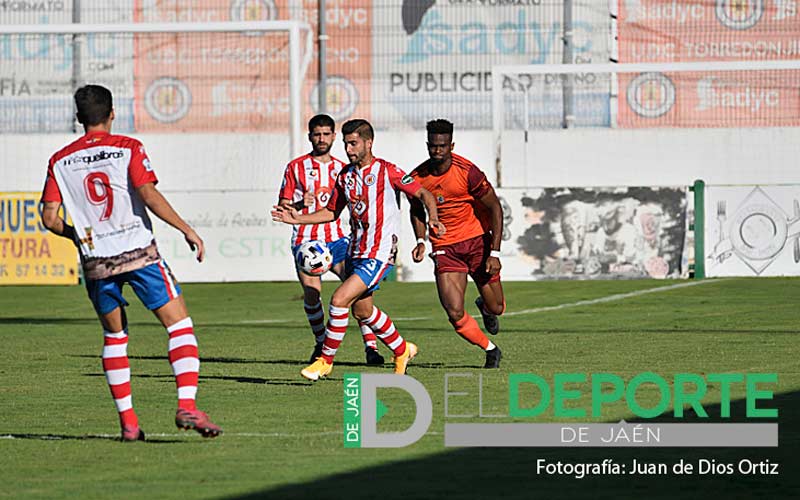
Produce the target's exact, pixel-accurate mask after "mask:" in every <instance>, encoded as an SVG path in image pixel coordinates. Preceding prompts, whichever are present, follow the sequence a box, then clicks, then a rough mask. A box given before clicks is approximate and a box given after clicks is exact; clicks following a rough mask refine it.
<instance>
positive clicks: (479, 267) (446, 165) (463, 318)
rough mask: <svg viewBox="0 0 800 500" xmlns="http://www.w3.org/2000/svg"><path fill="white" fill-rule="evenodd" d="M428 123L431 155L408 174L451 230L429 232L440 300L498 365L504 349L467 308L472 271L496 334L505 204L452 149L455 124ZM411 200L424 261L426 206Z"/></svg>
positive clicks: (459, 329) (417, 253) (490, 364)
mask: <svg viewBox="0 0 800 500" xmlns="http://www.w3.org/2000/svg"><path fill="white" fill-rule="evenodd" d="M426 128H427V131H428V156H429V159H428V160H426V161H425V162H424V163H422V164H421V165H420V166H418V167H417V168H416V169H415V170H414V171H413V172H411V174H410V175H411V177H413V178H414V179H415V180H417V181H419V183H420V184H422V186H423V187H424V188H425V189H427V190H428V191H430V192H431V193H433V195H434V197H435V198H436V207H437V209H438V211H439V220H440V221H441V223H442V224H444V227H445V228H446V229H447V231H446V232H445V233H444V234H442V235H436V234H433V233H430V234H429V237H430V240H431V244H432V245H433V251H432V252H431V257H432V258H433V260H434V264H435V265H436V270H435V274H436V288H437V290H438V292H439V301H440V302H441V303H442V307H444V310H445V311H446V312H447V316H448V318H449V320H450V323H451V324H452V325H453V327H454V328H455V330H456V333H458V334H459V335H461V337H463V338H464V340H466V341H467V342H469V343H471V344H475V345H477V346H479V347H480V348H482V349H483V350H484V351H486V363H485V365H484V368H499V367H500V359H501V357H502V353H501V352H500V348H499V347H497V346H496V345H495V344H494V343H493V342H492V341H491V340H489V338H488V337H487V336H486V335H484V333H483V332H482V331H481V329H480V327H479V326H478V323H477V322H476V321H475V319H474V318H473V317H472V316H470V315H469V314H466V313H465V312H464V293H465V292H466V288H467V274H469V275H470V277H471V278H472V281H474V282H475V285H476V286H477V287H478V291H479V292H480V296H479V297H478V298H477V299H476V300H475V304H476V305H477V306H478V310H479V311H480V313H481V316H482V317H483V325H484V327H485V328H486V330H487V331H488V332H489V333H491V334H492V335H496V334H497V332H498V331H499V327H500V325H499V321H498V320H497V316H499V315H501V314H503V311H504V310H505V298H504V297H503V286H502V284H501V283H500V268H501V265H500V241H501V237H502V235H503V208H502V207H501V206H500V201H499V200H498V199H497V195H496V194H495V192H494V188H492V185H491V184H489V181H488V180H487V179H486V175H484V173H483V172H481V170H480V169H479V168H478V167H476V166H475V164H473V163H472V162H471V161H469V160H467V159H466V158H464V157H461V156H458V155H456V154H453V146H455V144H454V143H453V124H452V123H450V122H449V121H447V120H433V121H430V122H428V124H427V127H426ZM410 201H411V223H412V225H413V226H414V234H416V236H417V245H416V247H414V250H413V251H412V258H413V259H414V262H421V261H422V259H423V258H424V257H425V232H426V231H425V229H426V224H425V210H424V208H423V207H422V204H421V203H420V202H419V201H418V200H416V199H412V200H410Z"/></svg>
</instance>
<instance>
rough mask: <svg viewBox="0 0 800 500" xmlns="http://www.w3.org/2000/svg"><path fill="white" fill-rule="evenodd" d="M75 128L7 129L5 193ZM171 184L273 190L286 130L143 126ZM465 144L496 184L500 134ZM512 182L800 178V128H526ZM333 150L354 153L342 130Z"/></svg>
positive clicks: (388, 141)
mask: <svg viewBox="0 0 800 500" xmlns="http://www.w3.org/2000/svg"><path fill="white" fill-rule="evenodd" d="M74 138H75V136H70V135H61V134H43V135H14V134H3V135H0V151H2V154H0V191H37V190H39V189H41V186H42V181H43V179H44V174H45V168H46V164H47V159H48V158H49V156H50V155H51V154H52V153H53V152H54V151H55V150H57V149H58V148H60V147H61V146H63V145H65V144H67V143H68V142H70V141H71V140H74ZM137 138H139V139H140V140H141V141H142V142H143V143H144V144H145V146H146V147H147V151H148V154H149V155H150V158H151V160H152V162H153V166H154V167H155V169H156V172H157V174H158V175H159V177H160V179H161V185H160V187H161V189H162V190H164V191H167V192H168V191H182V190H241V189H245V190H272V189H275V188H276V187H277V186H278V185H279V184H280V179H281V175H282V173H283V168H284V166H285V164H286V161H287V160H288V157H289V152H288V144H287V138H286V137H282V136H274V135H272V136H270V135H257V134H225V135H220V134H161V135H153V134H141V135H137ZM454 140H455V143H456V152H458V153H459V154H462V155H464V156H466V157H468V158H470V159H471V160H472V161H474V162H475V163H476V164H478V166H480V167H481V168H482V169H483V170H484V171H485V172H486V174H487V176H489V179H490V180H492V181H493V182H496V181H497V179H496V177H495V169H494V153H495V148H494V141H493V137H492V133H491V132H475V131H469V132H468V131H465V132H457V133H456V136H455V139H454ZM373 151H374V153H375V154H376V155H377V156H380V157H383V158H386V159H388V160H390V161H392V162H394V163H397V164H398V165H399V166H400V167H401V168H404V169H406V170H411V169H412V168H413V167H414V166H416V165H417V164H419V163H420V162H421V161H423V160H425V158H427V152H426V149H425V132H424V131H412V132H388V131H378V132H377V133H376V138H375V143H374V146H373ZM502 151H503V153H502V158H503V161H502V166H501V173H500V181H501V185H502V186H503V187H525V186H626V185H627V186H658V185H688V184H691V183H692V182H693V181H694V180H695V179H704V180H705V181H706V182H709V183H715V184H744V183H747V184H780V183H793V182H798V177H799V176H798V173H797V167H796V164H797V163H798V159H800V128H769V129H766V128H765V129H653V130H612V129H573V130H566V131H565V130H554V131H535V132H531V133H530V134H529V136H528V141H527V142H525V139H524V135H523V133H521V132H513V133H507V134H505V136H504V140H503V143H502ZM334 154H335V155H337V156H338V157H340V158H343V159H345V158H346V157H345V154H344V150H343V148H342V144H341V138H339V139H338V140H337V142H336V145H335V147H334Z"/></svg>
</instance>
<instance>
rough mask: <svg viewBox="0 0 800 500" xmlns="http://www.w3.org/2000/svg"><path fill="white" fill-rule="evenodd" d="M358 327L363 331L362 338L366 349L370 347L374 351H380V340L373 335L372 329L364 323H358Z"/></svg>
mask: <svg viewBox="0 0 800 500" xmlns="http://www.w3.org/2000/svg"><path fill="white" fill-rule="evenodd" d="M358 327H359V328H360V329H361V338H362V339H364V347H368V348H370V349H372V350H373V351H377V350H378V338H377V337H376V336H375V334H374V333H372V328H370V327H369V326H368V325H367V324H366V323H364V322H363V321H359V322H358Z"/></svg>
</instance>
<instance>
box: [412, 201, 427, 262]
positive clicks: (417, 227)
mask: <svg viewBox="0 0 800 500" xmlns="http://www.w3.org/2000/svg"><path fill="white" fill-rule="evenodd" d="M410 203H411V210H410V212H411V226H412V227H413V228H414V236H415V237H416V239H417V242H418V243H417V244H416V246H414V250H412V251H411V258H412V259H413V260H414V262H422V259H424V258H425V242H424V241H420V240H424V239H425V233H426V231H427V227H426V224H425V219H426V217H425V206H424V205H423V204H422V202H421V201H420V200H418V199H417V198H411V200H410Z"/></svg>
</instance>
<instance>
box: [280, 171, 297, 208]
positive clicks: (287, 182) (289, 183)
mask: <svg viewBox="0 0 800 500" xmlns="http://www.w3.org/2000/svg"><path fill="white" fill-rule="evenodd" d="M296 187H297V178H296V177H295V175H294V163H289V164H288V165H286V170H285V171H284V172H283V182H282V183H281V190H280V192H279V193H278V199H279V200H281V199H287V200H289V201H294V190H295V188H296Z"/></svg>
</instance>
